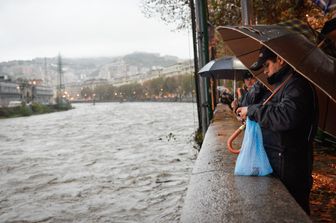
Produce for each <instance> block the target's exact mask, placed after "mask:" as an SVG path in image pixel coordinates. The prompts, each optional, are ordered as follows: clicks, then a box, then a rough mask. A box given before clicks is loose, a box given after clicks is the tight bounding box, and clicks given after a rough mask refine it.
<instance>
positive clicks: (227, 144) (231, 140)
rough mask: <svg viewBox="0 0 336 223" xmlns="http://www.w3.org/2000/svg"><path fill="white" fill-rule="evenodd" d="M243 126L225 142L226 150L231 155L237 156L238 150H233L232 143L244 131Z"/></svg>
mask: <svg viewBox="0 0 336 223" xmlns="http://www.w3.org/2000/svg"><path fill="white" fill-rule="evenodd" d="M245 126H246V125H245V124H243V125H242V126H240V127H239V128H238V129H237V130H236V131H235V132H234V133H233V134H232V135H231V136H230V137H229V138H228V140H227V141H226V146H227V148H228V150H229V151H230V152H231V153H233V154H239V152H240V150H239V149H234V148H233V146H232V142H233V141H234V140H235V139H236V138H237V137H238V135H239V134H240V133H241V132H242V131H243V130H244V129H245Z"/></svg>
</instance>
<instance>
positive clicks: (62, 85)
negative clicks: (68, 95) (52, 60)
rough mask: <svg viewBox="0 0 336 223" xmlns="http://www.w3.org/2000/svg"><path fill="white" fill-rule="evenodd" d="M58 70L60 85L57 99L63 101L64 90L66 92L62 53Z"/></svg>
mask: <svg viewBox="0 0 336 223" xmlns="http://www.w3.org/2000/svg"><path fill="white" fill-rule="evenodd" d="M57 70H58V75H59V86H58V92H57V101H58V103H61V102H62V96H63V92H64V83H63V67H62V57H61V54H58V63H57Z"/></svg>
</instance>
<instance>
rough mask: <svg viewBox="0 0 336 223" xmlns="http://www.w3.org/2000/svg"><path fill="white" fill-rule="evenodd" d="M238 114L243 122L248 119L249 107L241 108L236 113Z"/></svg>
mask: <svg viewBox="0 0 336 223" xmlns="http://www.w3.org/2000/svg"><path fill="white" fill-rule="evenodd" d="M236 114H237V115H238V116H239V117H241V118H242V119H243V120H246V118H247V107H239V108H238V109H237V111H236Z"/></svg>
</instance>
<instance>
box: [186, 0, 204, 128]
mask: <svg viewBox="0 0 336 223" xmlns="http://www.w3.org/2000/svg"><path fill="white" fill-rule="evenodd" d="M189 7H190V15H191V30H192V39H193V52H194V80H195V90H196V103H197V115H198V130H199V131H201V130H202V115H201V113H202V111H201V95H200V87H199V77H198V55H197V39H196V16H195V5H194V0H189Z"/></svg>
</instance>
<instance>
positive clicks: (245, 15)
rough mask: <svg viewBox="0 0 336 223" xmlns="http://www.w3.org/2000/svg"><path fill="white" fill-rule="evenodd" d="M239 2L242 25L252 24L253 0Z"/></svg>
mask: <svg viewBox="0 0 336 223" xmlns="http://www.w3.org/2000/svg"><path fill="white" fill-rule="evenodd" d="M240 4H241V14H242V23H243V26H249V25H253V24H254V19H253V0H241V1H240Z"/></svg>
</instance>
